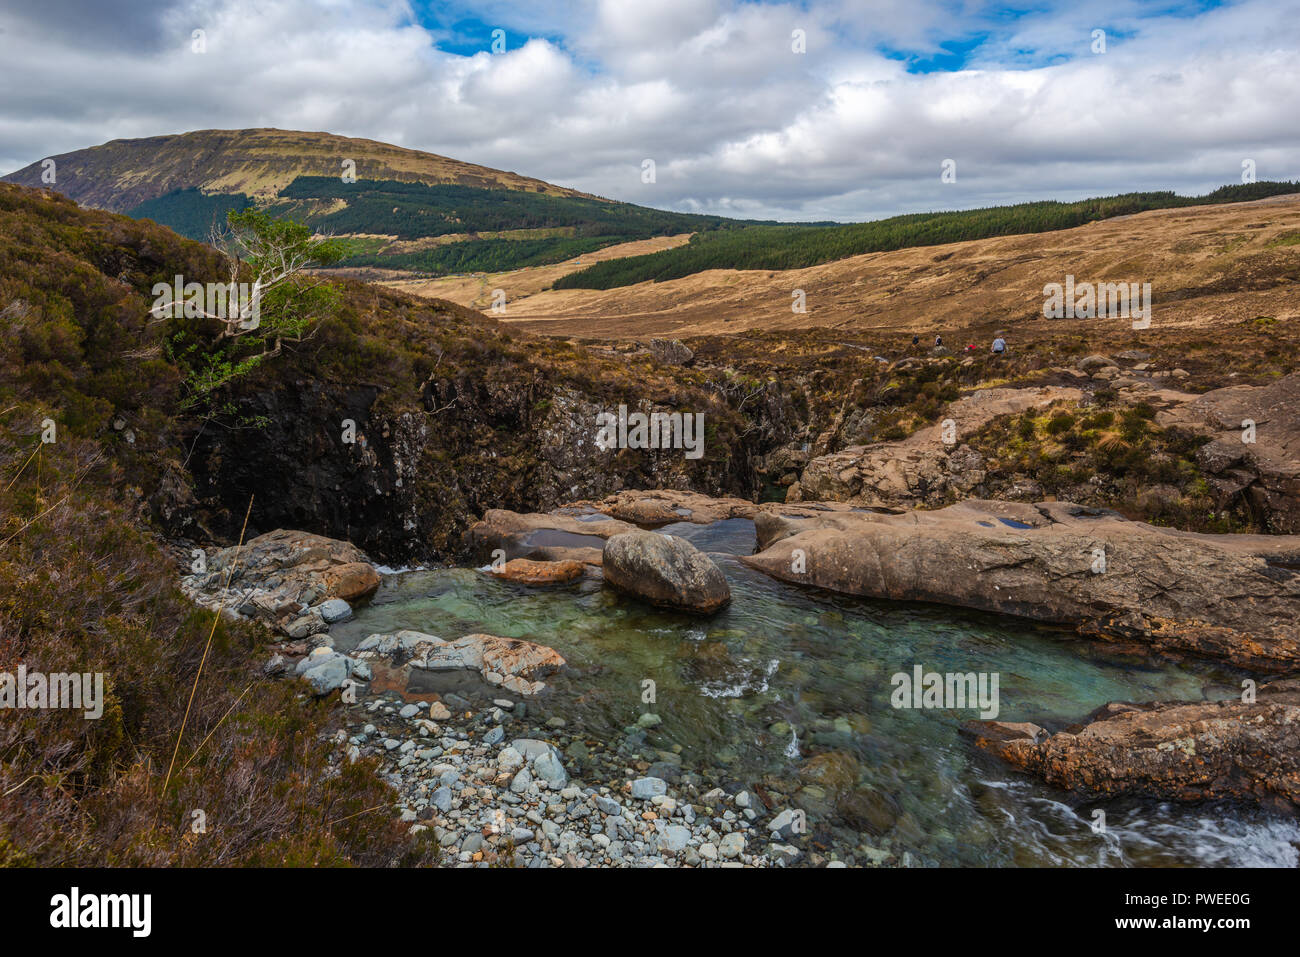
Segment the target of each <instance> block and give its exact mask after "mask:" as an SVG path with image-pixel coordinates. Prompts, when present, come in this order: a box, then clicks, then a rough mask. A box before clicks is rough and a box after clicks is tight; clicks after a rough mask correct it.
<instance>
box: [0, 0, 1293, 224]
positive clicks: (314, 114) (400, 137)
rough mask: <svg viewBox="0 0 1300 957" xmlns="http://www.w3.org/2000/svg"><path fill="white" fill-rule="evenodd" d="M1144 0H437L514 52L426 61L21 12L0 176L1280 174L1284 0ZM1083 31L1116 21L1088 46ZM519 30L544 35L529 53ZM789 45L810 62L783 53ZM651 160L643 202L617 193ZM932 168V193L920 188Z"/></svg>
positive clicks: (1026, 190)
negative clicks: (263, 131) (1044, 1)
mask: <svg viewBox="0 0 1300 957" xmlns="http://www.w3.org/2000/svg"><path fill="white" fill-rule="evenodd" d="M58 2H59V3H60V5H61V7H62V8H65V9H64V10H63V13H64V19H65V20H66V19H68V18H71V20H72V22H78V21H77V19H76V11H75V10H73V9H71V8H72V7H74V6H75V5H74V4H72V3H71V0H58ZM1142 7H1143V5H1142V4H1139V3H1136V2H1123V0H1102V2H1090V3H1085V4H1082V5H1073V6H1068V7H1066V8H1064V9H1063V10H1062V11H1061V12H1041V13H1035V14H1033V15H1030V16H1025V17H1023V18H1021V19H1019V20H1015V21H1008V22H1007V23H1002V22H1001V21H999V20H998V19H997V18H996V17H994V16H992V15H991V14H990V13H989V12H988V10H987V9H986V8H985V6H984V5H982V4H974V3H969V4H968V3H962V2H945V0H886V2H880V3H875V2H873V3H869V4H864V3H862V2H861V0H827V2H818V3H812V4H810V5H808V7H807V8H806V9H805V8H804V7H803V6H801V5H799V4H795V3H790V4H755V3H740V2H738V0H656V2H651V0H634V2H630V0H575V2H571V3H559V2H553V0H533V2H529V3H519V4H509V3H506V2H504V0H483V2H481V3H474V2H472V0H460V4H459V6H458V8H457V9H458V10H461V9H462V8H463V11H462V12H465V13H468V12H470V11H473V10H477V11H478V15H479V17H480V18H481V19H482V20H483V22H485V23H500V24H501V25H502V26H503V27H504V28H506V29H507V32H508V34H509V35H510V37H511V43H510V49H509V50H508V51H507V52H506V53H505V54H502V55H494V54H491V53H489V52H487V51H486V49H485V50H484V51H483V52H479V53H476V54H474V55H469V56H464V55H455V54H452V53H447V52H443V51H439V50H438V49H437V48H436V46H435V43H436V36H437V34H436V33H435V32H434V31H431V30H429V29H426V28H425V27H423V26H420V25H419V20H418V17H417V16H416V11H415V10H413V9H412V7H411V6H410V5H408V4H407V3H405V2H400V0H358V2H352V3H346V2H341V0H333V2H326V0H284V2H280V3H276V4H265V3H258V2H254V0H176V2H173V3H170V4H166V5H163V4H159V5H155V6H153V7H150V6H148V5H145V6H144V7H140V6H136V7H123V6H122V5H121V4H115V5H114V6H112V7H111V8H108V11H109V13H111V14H112V17H113V19H112V22H113V23H114V24H115V26H114V28H113V29H112V30H111V31H110V30H108V28H107V27H105V28H104V29H102V30H101V29H99V26H98V25H97V23H98V21H96V17H100V18H101V19H106V18H108V16H109V13H105V12H104V10H105V8H103V7H102V5H94V4H91V5H88V6H86V7H85V8H84V9H85V18H84V19H83V21H81V22H83V23H84V26H83V29H82V30H80V31H78V30H71V29H67V28H63V27H61V28H60V29H59V30H58V31H57V32H53V31H51V30H44V29H42V27H41V21H40V19H39V18H34V17H29V18H28V19H21V18H19V19H16V20H14V21H12V23H13V26H12V27H10V28H8V29H6V31H5V32H4V33H0V64H3V66H0V167H3V168H5V169H13V168H17V167H19V166H22V165H25V164H27V163H29V162H32V161H34V160H37V159H40V158H41V157H43V156H48V155H50V154H53V153H59V152H64V151H67V150H71V149H76V148H79V147H82V146H88V145H93V144H95V143H100V142H103V141H105V140H108V139H114V138H120V137H133V136H147V135H155V134H159V133H167V132H179V131H183V130H191V129H203V128H209V127H222V128H238V127H248V126H278V127H282V128H286V129H312V130H329V131H332V132H336V133H341V134H345V135H351V136H365V137H370V138H374V139H380V140H387V141H390V142H396V143H399V144H401V145H403V146H409V147H414V148H419V149H427V150H430V151H432V152H437V153H442V154H445V155H450V156H454V157H456V158H458V159H464V160H467V161H470V162H476V163H482V164H484V165H489V166H496V167H501V168H505V169H512V170H517V171H519V172H522V173H526V174H528V175H533V176H538V177H541V178H544V179H548V180H551V181H553V182H558V183H562V184H564V185H572V186H576V187H578V188H580V189H584V190H587V191H590V192H595V193H600V194H602V195H606V196H612V197H616V198H620V199H627V200H630V201H633V202H642V203H648V204H652V205H656V206H662V207H672V208H680V209H688V208H690V209H705V210H717V211H720V212H722V211H726V212H730V213H732V214H743V215H751V216H756V217H762V218H769V217H771V218H787V219H794V218H797V219H827V218H835V219H855V218H866V217H870V216H877V215H888V214H890V213H893V212H903V211H911V210H918V209H932V208H953V207H961V206H974V205H985V204H988V203H992V202H1005V201H1008V200H1017V199H1033V198H1045V197H1059V198H1073V197H1078V196H1083V195H1092V194H1097V193H1107V192H1124V191H1129V190H1134V189H1155V188H1178V189H1183V190H1203V189H1208V188H1213V187H1214V186H1217V185H1222V184H1223V183H1225V182H1230V181H1233V180H1234V179H1236V177H1237V176H1238V175H1239V171H1240V165H1241V160H1242V159H1243V158H1246V157H1250V158H1253V159H1255V160H1256V161H1257V163H1258V171H1259V176H1260V177H1261V178H1274V179H1290V178H1298V177H1300V159H1297V156H1298V155H1300V154H1298V153H1297V147H1300V124H1297V123H1296V122H1295V117H1296V116H1300V56H1298V55H1297V53H1298V52H1300V0H1281V2H1278V0H1243V2H1240V3H1236V4H1232V5H1230V6H1224V7H1221V8H1218V9H1215V10H1211V11H1208V12H1206V13H1204V14H1201V15H1199V16H1197V17H1175V16H1170V15H1162V16H1159V17H1147V16H1145V15H1144V14H1143V10H1142ZM96 11H99V12H98V13H97V12H96ZM61 22H62V21H61ZM1095 27H1101V28H1105V29H1107V30H1108V31H1110V32H1111V37H1110V39H1109V41H1108V46H1107V52H1106V53H1105V54H1104V55H1100V56H1094V55H1092V54H1090V53H1089V52H1088V44H1089V41H1090V31H1091V30H1092V29H1093V28H1095ZM195 28H202V29H204V30H205V31H206V32H207V44H208V52H207V53H205V54H202V55H199V54H195V53H192V52H191V50H190V31H191V30H192V29H195ZM525 29H531V30H536V31H539V32H541V33H545V34H547V35H548V36H550V37H552V38H555V39H546V38H540V37H539V38H535V39H532V40H528V41H527V42H525V35H524V33H523V32H522V31H524V30H525ZM794 29H801V30H804V31H805V32H806V34H807V38H808V41H807V42H808V53H807V54H804V55H797V54H795V53H793V52H792V50H791V48H790V37H791V31H792V30H794ZM984 32H988V33H989V34H990V36H989V39H988V40H987V41H986V42H985V43H984V44H983V45H982V46H981V47H979V48H978V49H977V50H976V51H975V52H974V54H973V59H972V64H971V68H969V69H966V70H963V71H961V72H955V73H929V74H912V73H909V72H907V70H906V67H905V64H904V63H903V62H901V61H900V60H899V59H897V58H893V57H890V56H888V55H886V54H887V53H888V52H889V51H891V50H900V49H901V50H908V51H911V52H914V53H917V54H919V55H927V54H934V53H938V52H940V50H941V48H940V43H941V42H943V41H945V40H962V39H965V38H968V37H971V36H977V35H980V34H982V33H984ZM109 34H111V35H112V37H113V38H114V39H113V40H112V42H106V41H105V39H104V38H105V36H106V35H109ZM487 42H488V38H487V37H486V36H485V37H484V46H485V47H486V45H487ZM1067 56H1068V57H1069V58H1068V59H1060V58H1061V57H1067ZM1044 64H1050V65H1044ZM647 157H650V158H654V159H655V160H656V163H657V165H658V182H657V183H656V184H654V185H644V184H642V183H641V181H640V167H641V161H642V160H643V159H644V158H647ZM946 158H953V159H955V160H956V161H957V164H958V182H957V184H955V185H951V186H948V185H944V184H941V183H940V180H939V172H940V163H941V162H942V161H943V160H944V159H946Z"/></svg>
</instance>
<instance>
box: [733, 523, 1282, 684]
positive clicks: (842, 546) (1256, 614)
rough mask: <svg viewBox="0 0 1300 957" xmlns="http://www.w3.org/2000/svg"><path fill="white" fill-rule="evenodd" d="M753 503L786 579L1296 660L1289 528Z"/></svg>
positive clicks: (1223, 657)
mask: <svg viewBox="0 0 1300 957" xmlns="http://www.w3.org/2000/svg"><path fill="white" fill-rule="evenodd" d="M786 511H790V512H795V513H796V517H788V516H786V515H783V514H781V513H780V512H778V511H776V510H770V509H769V510H766V511H765V513H762V514H760V515H759V516H758V517H757V519H756V521H755V527H756V530H757V533H758V542H759V548H760V549H762V551H760V552H759V553H758V554H757V555H754V556H752V557H750V558H746V559H745V561H746V562H748V563H749V564H750V565H752V566H754V567H755V568H757V569H759V570H760V571H763V572H765V573H767V574H769V575H772V576H773V577H775V578H779V579H782V580H783V581H788V582H793V583H798V584H806V585H811V586H814V587H819V588H825V589H828V590H831V591H838V592H843V593H845V594H851V595H864V596H869V597H874V598H891V599H901V600H911V601H930V602H938V603H941V604H949V605H959V606H962V607H966V608H978V609H982V610H985V611H993V612H999V613H1002V614H1009V615H1016V616H1020V617H1023V618H1030V619H1034V620H1037V621H1046V622H1055V623H1060V624H1066V625H1072V626H1074V627H1076V628H1078V629H1079V630H1080V631H1081V632H1083V633H1085V634H1088V635H1093V636H1096V637H1098V638H1101V639H1103V640H1111V641H1123V642H1128V643H1140V644H1143V645H1145V646H1147V647H1148V648H1150V649H1152V650H1155V651H1161V652H1172V653H1180V654H1195V655H1199V656H1203V657H1207V658H1212V659H1216V660H1220V661H1224V662H1229V663H1231V664H1234V665H1238V666H1240V667H1247V668H1256V669H1261V670H1264V671H1265V672H1266V673H1269V674H1284V673H1286V672H1288V671H1290V670H1292V669H1294V668H1296V667H1298V666H1300V621H1297V609H1300V536H1268V535H1200V534H1193V533H1189V532H1178V531H1174V530H1171V529H1165V528H1157V527H1154V526H1151V525H1146V524H1144V523H1141V522H1130V521H1128V520H1126V519H1124V518H1123V517H1121V516H1119V515H1117V514H1115V513H1113V512H1105V511H1101V510H1095V509H1085V508H1081V507H1079V506H1074V505H1070V504H1068V503H1063V502H1044V503H1040V504H1038V505H1023V504H1019V503H1010V502H987V501H970V502H965V503H963V504H961V505H954V506H950V507H949V508H944V509H939V510H936V511H910V512H904V513H901V514H892V515H891V514H879V513H871V512H862V511H853V510H849V509H845V508H843V507H840V508H837V509H830V508H828V509H827V510H826V511H825V512H823V513H822V514H820V515H813V516H810V517H801V516H808V512H807V509H806V508H804V509H792V508H790V507H788V506H787V509H786Z"/></svg>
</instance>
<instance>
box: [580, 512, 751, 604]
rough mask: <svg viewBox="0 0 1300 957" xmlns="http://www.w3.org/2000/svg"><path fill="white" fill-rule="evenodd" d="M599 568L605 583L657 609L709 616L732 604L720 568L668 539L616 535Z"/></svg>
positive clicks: (607, 545) (645, 534)
mask: <svg viewBox="0 0 1300 957" xmlns="http://www.w3.org/2000/svg"><path fill="white" fill-rule="evenodd" d="M602 565H603V568H604V572H605V581H606V582H607V583H608V584H610V585H612V586H613V587H614V588H617V589H618V590H619V591H622V592H626V593H628V594H630V595H636V596H637V597H638V598H644V599H645V600H646V601H649V602H651V603H653V604H656V605H663V606H666V607H669V608H676V609H680V610H682V611H693V612H701V613H704V614H710V613H712V612H715V611H717V610H718V609H719V608H721V607H722V606H723V605H725V604H726V603H727V602H729V601H730V600H731V588H730V587H729V586H728V585H727V577H726V576H725V575H724V574H722V569H720V568H718V566H717V565H715V564H714V563H713V560H712V559H710V558H709V557H708V556H707V555H705V554H704V553H703V552H701V551H700V550H699V549H697V548H696V547H695V546H694V545H692V544H691V543H690V542H688V541H686V540H685V539H682V538H677V537H675V536H672V535H660V534H658V533H656V532H643V531H635V532H624V533H623V534H620V535H614V536H613V537H611V538H610V539H609V540H608V541H606V542H605V549H604V554H603V561H602Z"/></svg>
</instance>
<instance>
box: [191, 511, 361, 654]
mask: <svg viewBox="0 0 1300 957" xmlns="http://www.w3.org/2000/svg"><path fill="white" fill-rule="evenodd" d="M193 562H194V563H193V564H191V566H190V567H191V568H192V569H195V568H196V566H197V569H196V570H195V571H193V572H192V574H189V575H186V576H184V577H182V578H181V581H180V585H181V590H182V591H184V592H185V593H186V594H187V595H188V596H189V597H190V598H191V599H193V600H194V601H195V602H197V603H198V604H200V605H203V606H204V607H206V608H212V609H218V608H220V609H222V610H224V611H226V612H229V613H232V614H237V615H241V616H243V617H246V618H253V619H257V620H259V621H261V622H263V623H264V624H267V625H268V626H270V627H272V628H274V629H276V630H278V631H280V632H282V633H283V634H285V635H288V636H289V637H290V638H304V637H306V636H308V635H312V634H319V633H322V632H325V631H328V630H329V625H330V624H332V623H333V622H335V621H342V620H344V619H346V618H348V617H350V616H351V605H350V603H352V602H356V601H360V600H362V599H364V598H366V597H368V596H369V595H371V594H372V593H373V592H374V591H375V589H377V588H378V587H379V572H378V571H376V570H375V568H374V566H373V565H371V564H370V562H369V560H368V559H367V558H366V555H365V553H364V552H362V551H361V550H360V549H359V548H357V547H356V546H355V545H352V544H350V543H348V542H342V541H338V540H336V539H332V538H325V537H323V536H321V535H312V534H310V533H308V532H297V531H289V530H285V529H277V530H276V531H274V532H267V533H266V534H265V535H259V536H257V537H256V538H254V539H252V540H250V541H248V542H245V543H244V544H243V545H242V546H231V547H229V548H216V549H208V550H206V551H204V552H203V557H202V559H200V558H199V557H198V556H197V555H195V556H194V557H193Z"/></svg>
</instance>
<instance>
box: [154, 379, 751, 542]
mask: <svg viewBox="0 0 1300 957" xmlns="http://www.w3.org/2000/svg"><path fill="white" fill-rule="evenodd" d="M503 380H504V377H499V378H498V379H496V380H495V381H493V382H490V383H487V382H483V381H478V380H475V379H474V378H473V377H471V376H469V375H465V376H461V377H458V378H455V379H447V380H439V381H431V382H430V383H428V384H426V386H425V388H424V390H423V392H422V399H421V404H420V405H418V406H402V405H395V404H394V402H393V401H392V399H391V397H389V396H388V395H387V393H386V391H385V390H384V389H383V388H380V387H378V386H371V385H355V386H350V385H346V384H338V383H329V382H321V381H317V380H298V381H293V382H277V383H273V384H268V383H261V384H260V385H257V386H252V387H249V388H245V389H243V390H242V391H241V393H240V394H239V395H238V396H237V397H236V399H235V405H236V407H237V410H238V415H239V416H240V417H243V418H245V419H247V420H251V421H256V422H257V423H258V425H257V426H256V427H248V428H240V429H230V428H218V427H215V426H209V427H208V428H206V429H204V431H203V432H201V433H200V434H199V435H198V436H197V437H196V438H195V439H192V440H187V444H188V443H189V442H190V441H192V443H193V446H194V451H193V453H192V455H191V456H190V460H189V463H188V468H189V471H190V473H191V474H192V475H193V476H194V491H195V499H196V500H197V506H198V507H197V508H195V509H181V508H179V506H178V507H177V508H176V509H175V511H176V512H177V513H178V514H184V515H186V516H187V517H188V516H195V517H196V521H195V522H194V524H195V525H197V527H198V528H200V529H203V530H208V531H210V532H211V534H212V535H214V536H217V537H223V538H226V539H229V540H233V539H234V538H236V537H237V536H238V533H239V529H240V525H241V523H242V521H243V517H244V511H245V509H246V508H247V506H248V501H249V498H250V496H251V497H253V499H254V502H253V511H252V516H251V519H250V527H249V534H250V535H252V534H256V533H258V532H262V531H267V530H269V529H272V528H281V527H283V528H299V529H303V530H306V531H311V532H315V533H318V534H322V535H329V536H331V537H336V538H345V539H348V540H349V541H354V542H356V543H357V544H358V545H360V546H361V547H363V548H364V549H365V550H366V551H367V552H369V553H370V554H372V555H374V556H376V557H378V558H381V559H382V560H384V561H389V562H400V561H407V560H410V559H425V558H430V557H451V556H457V555H458V553H459V549H460V547H461V544H462V536H463V535H464V533H465V531H466V530H467V529H468V527H469V525H470V524H471V522H472V521H473V516H475V515H478V514H482V513H483V512H485V511H487V510H489V509H492V508H498V507H504V508H514V509H518V510H520V511H528V512H532V511H545V510H547V509H551V508H555V507H557V506H558V505H560V504H561V503H562V502H565V501H570V500H573V499H575V498H600V497H603V496H605V495H609V494H612V493H615V492H617V491H619V490H621V489H624V488H628V487H637V486H654V487H662V488H672V487H685V486H695V487H697V488H702V489H705V490H708V491H712V492H717V493H725V492H736V491H739V492H748V491H749V490H750V488H751V486H752V485H753V484H754V483H755V482H756V481H757V479H756V477H755V475H754V474H753V472H752V470H751V469H750V468H749V467H748V466H747V465H746V462H747V454H748V453H747V452H746V450H744V449H740V450H732V451H731V452H730V453H729V454H727V455H721V454H720V455H718V456H717V457H706V458H705V459H702V460H699V461H694V462H692V461H689V460H686V459H684V458H683V457H682V455H681V454H680V452H678V451H674V450H667V451H653V452H641V451H636V450H622V451H614V452H604V451H601V450H600V449H598V448H596V446H595V438H596V434H597V427H596V416H597V414H598V413H599V412H600V411H601V410H602V409H604V408H605V407H606V405H605V404H604V403H601V402H597V401H595V400H593V399H591V398H589V397H587V396H584V395H583V394H581V393H579V392H577V391H575V390H573V389H572V388H569V387H567V386H560V385H555V384H550V383H548V382H547V381H545V380H544V379H543V378H542V376H541V375H540V373H538V372H537V370H519V371H518V374H517V375H516V376H514V377H513V378H512V379H511V381H510V382H505V381H503ZM346 422H351V423H352V426H351V430H350V434H347V436H346V438H345V428H346V426H345V423H346ZM751 451H753V452H755V453H757V452H758V451H759V450H758V449H754V450H751ZM173 531H174V532H176V533H177V534H181V533H183V531H184V530H183V529H180V528H179V527H178V528H174V529H173ZM511 557H514V554H512V555H511ZM537 557H547V556H544V555H543V556H537Z"/></svg>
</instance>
